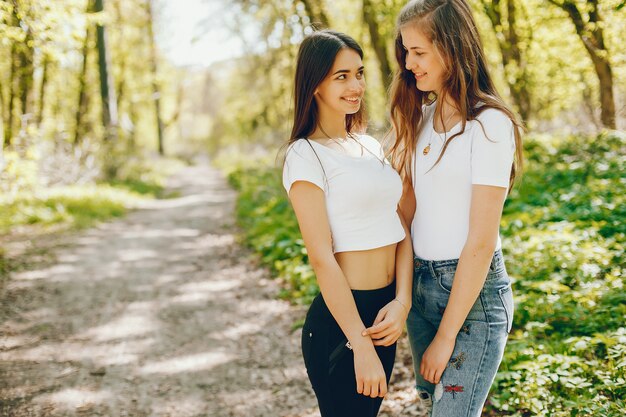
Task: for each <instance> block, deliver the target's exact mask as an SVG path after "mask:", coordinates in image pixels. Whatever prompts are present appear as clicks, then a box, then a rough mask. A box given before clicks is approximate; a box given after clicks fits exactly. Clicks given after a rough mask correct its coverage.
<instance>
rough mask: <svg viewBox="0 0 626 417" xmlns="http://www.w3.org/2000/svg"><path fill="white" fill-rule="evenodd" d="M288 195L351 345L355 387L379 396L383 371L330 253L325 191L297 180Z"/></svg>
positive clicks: (324, 292) (315, 267) (383, 389)
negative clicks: (355, 379) (365, 335)
mask: <svg viewBox="0 0 626 417" xmlns="http://www.w3.org/2000/svg"><path fill="white" fill-rule="evenodd" d="M289 199H290V200H291V204H292V206H293V209H294V211H295V213H296V217H297V219H298V225H299V226H300V232H301V233H302V239H303V240H304V244H305V246H306V248H307V253H308V256H309V262H310V263H311V266H312V267H313V270H314V271H315V275H316V276H317V282H318V284H319V287H320V291H321V293H322V296H323V297H324V301H325V302H326V305H327V306H328V309H329V310H330V312H331V314H332V315H333V317H334V319H335V320H336V321H337V323H338V324H339V327H340V328H341V330H342V331H343V333H344V334H345V335H346V337H347V338H348V341H349V342H350V345H351V346H352V349H353V352H354V358H355V372H356V378H357V391H358V392H359V393H360V394H363V395H367V396H371V397H376V396H381V397H382V396H384V395H385V394H386V393H387V381H386V376H385V371H384V369H383V367H382V364H381V362H380V359H379V358H378V355H377V354H376V350H375V349H374V345H373V343H372V340H371V339H370V338H369V337H364V336H363V335H362V332H363V330H364V329H365V325H364V324H363V321H362V320H361V317H360V316H359V312H358V310H357V307H356V303H355V302H354V298H353V297H352V292H351V290H350V286H349V285H348V281H347V280H346V277H345V276H344V274H343V271H342V270H341V268H340V267H339V264H338V263H337V261H336V259H335V257H334V255H333V248H332V239H331V232H330V225H329V222H328V216H327V214H326V203H325V197H324V192H323V191H322V190H321V189H320V188H319V187H317V186H316V185H313V184H312V183H309V182H306V181H297V182H295V183H294V184H293V185H292V186H291V189H290V191H289Z"/></svg>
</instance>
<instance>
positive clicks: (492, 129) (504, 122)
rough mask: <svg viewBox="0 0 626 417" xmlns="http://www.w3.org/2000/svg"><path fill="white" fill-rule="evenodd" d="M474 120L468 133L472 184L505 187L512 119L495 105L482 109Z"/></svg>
mask: <svg viewBox="0 0 626 417" xmlns="http://www.w3.org/2000/svg"><path fill="white" fill-rule="evenodd" d="M478 122H479V123H476V124H475V125H474V127H473V134H472V156H471V166H472V184H480V185H493V186H496V187H504V188H508V186H509V179H510V177H511V167H512V165H513V157H514V155H515V134H514V130H513V129H514V126H513V122H512V121H511V119H510V118H509V117H508V116H507V115H506V114H505V113H503V112H502V111H500V110H497V109H487V110H485V111H483V112H482V113H481V114H480V115H479V116H478ZM481 124H482V126H481Z"/></svg>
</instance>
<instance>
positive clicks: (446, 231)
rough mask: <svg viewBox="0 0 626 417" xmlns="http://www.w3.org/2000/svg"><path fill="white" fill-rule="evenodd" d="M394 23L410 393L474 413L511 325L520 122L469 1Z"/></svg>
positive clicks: (446, 410)
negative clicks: (492, 68)
mask: <svg viewBox="0 0 626 417" xmlns="http://www.w3.org/2000/svg"><path fill="white" fill-rule="evenodd" d="M397 26H398V33H397V37H396V58H397V61H398V64H399V69H398V71H397V72H396V75H395V78H394V81H393V85H392V91H391V118H392V125H393V136H395V142H394V144H393V146H392V147H391V149H390V156H391V160H392V163H393V165H394V167H395V168H396V169H398V170H399V171H400V173H401V176H402V179H403V184H404V186H403V196H402V199H401V202H400V208H401V211H402V214H403V216H404V218H405V221H406V223H407V224H411V232H412V242H413V249H414V252H415V258H414V277H413V300H412V301H413V303H412V308H411V312H410V314H409V317H408V320H407V329H408V333H409V339H410V342H411V349H412V353H413V361H414V366H415V375H416V385H417V390H418V393H419V397H420V398H421V399H422V400H423V402H424V403H425V404H426V405H430V406H432V416H434V417H475V416H480V415H481V412H482V408H483V404H484V403H485V401H486V399H487V394H488V393H489V388H490V386H491V384H492V382H493V380H494V377H495V375H496V372H497V370H498V366H499V364H500V362H501V360H502V357H503V352H504V347H505V344H506V341H507V337H508V333H509V332H510V330H511V325H512V322H513V297H512V292H511V281H510V279H509V276H508V275H507V272H506V268H505V265H504V259H503V256H502V251H501V241H500V237H499V224H500V217H501V215H502V208H503V205H504V201H505V199H506V196H507V194H508V191H509V189H510V187H511V185H512V183H513V180H514V178H515V174H516V172H517V171H518V169H519V167H520V166H521V161H522V159H521V151H522V144H521V133H520V132H521V130H522V127H521V125H520V123H519V122H518V121H517V119H516V117H515V115H514V114H513V112H512V111H511V110H510V109H509V107H507V106H506V104H504V102H503V100H502V98H501V97H500V95H499V94H498V92H497V91H496V89H495V87H494V84H493V81H492V79H491V77H490V75H489V71H488V69H487V65H486V60H485V54H484V52H483V48H482V45H481V40H480V37H479V34H478V30H477V28H476V24H475V22H474V19H473V17H472V12H471V9H470V6H469V5H468V3H467V1H465V0H413V1H410V2H409V3H408V4H407V5H406V6H404V8H403V9H402V11H401V12H400V15H399V17H398V25H397Z"/></svg>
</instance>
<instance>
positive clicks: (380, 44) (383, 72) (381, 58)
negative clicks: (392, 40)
mask: <svg viewBox="0 0 626 417" xmlns="http://www.w3.org/2000/svg"><path fill="white" fill-rule="evenodd" d="M362 7H363V21H364V22H365V23H366V24H367V28H368V30H369V35H370V42H371V44H372V48H373V49H374V53H376V58H377V59H378V63H379V69H380V76H381V79H382V81H383V87H384V88H385V91H388V90H389V87H390V85H391V63H390V62H389V55H388V53H387V42H386V40H385V38H384V37H383V36H382V35H381V30H380V27H379V23H378V13H376V10H375V9H374V6H373V4H372V1H371V0H363V4H362Z"/></svg>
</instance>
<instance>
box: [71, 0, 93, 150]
mask: <svg viewBox="0 0 626 417" xmlns="http://www.w3.org/2000/svg"><path fill="white" fill-rule="evenodd" d="M94 11H95V1H94V0H87V10H86V14H87V15H90V14H92V13H93V12H94ZM92 36H93V26H92V24H91V21H90V20H87V26H86V28H85V38H84V39H83V49H82V57H83V61H82V65H81V70H80V73H79V75H78V107H77V108H76V117H75V123H76V127H75V129H74V144H78V143H79V142H80V141H81V139H82V136H83V133H84V132H85V129H84V126H83V115H85V114H86V113H87V101H88V96H87V68H88V61H89V50H90V48H89V45H90V41H91V38H92Z"/></svg>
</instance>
